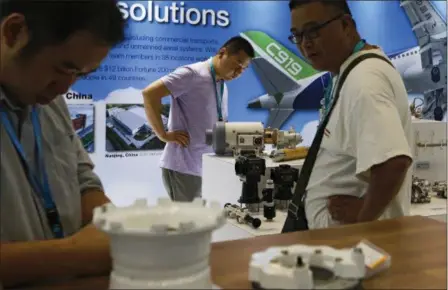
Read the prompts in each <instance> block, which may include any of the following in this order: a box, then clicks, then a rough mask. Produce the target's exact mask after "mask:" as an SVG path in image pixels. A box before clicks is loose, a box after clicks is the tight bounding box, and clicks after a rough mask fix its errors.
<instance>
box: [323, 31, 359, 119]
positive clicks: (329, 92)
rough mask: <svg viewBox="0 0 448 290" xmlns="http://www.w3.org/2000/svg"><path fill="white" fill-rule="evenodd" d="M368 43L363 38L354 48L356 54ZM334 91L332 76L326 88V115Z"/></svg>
mask: <svg viewBox="0 0 448 290" xmlns="http://www.w3.org/2000/svg"><path fill="white" fill-rule="evenodd" d="M365 45H366V41H365V40H364V39H361V40H360V41H359V42H358V43H357V44H356V45H355V48H354V49H353V53H352V54H355V53H357V52H360V51H361V50H362V49H363V48H364V46H365ZM332 93H333V80H332V78H331V77H330V81H329V84H328V86H327V87H326V88H325V89H324V104H323V106H324V107H323V111H324V115H325V114H326V112H327V111H328V109H329V108H330V105H331V101H332V99H333V98H332Z"/></svg>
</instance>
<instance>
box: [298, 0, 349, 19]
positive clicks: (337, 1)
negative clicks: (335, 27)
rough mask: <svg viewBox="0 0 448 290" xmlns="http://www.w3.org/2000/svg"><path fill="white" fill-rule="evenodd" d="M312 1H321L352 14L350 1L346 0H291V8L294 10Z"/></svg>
mask: <svg viewBox="0 0 448 290" xmlns="http://www.w3.org/2000/svg"><path fill="white" fill-rule="evenodd" d="M312 2H320V3H322V4H324V5H327V6H332V7H333V8H336V9H338V10H340V11H342V12H344V13H345V14H349V15H352V12H351V11H350V8H349V7H348V3H347V1H346V0H290V1H289V10H294V9H295V8H297V7H299V6H302V5H305V4H310V3H312Z"/></svg>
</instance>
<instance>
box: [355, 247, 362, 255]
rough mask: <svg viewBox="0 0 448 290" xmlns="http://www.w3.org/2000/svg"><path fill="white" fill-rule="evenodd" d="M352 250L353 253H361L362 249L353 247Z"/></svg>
mask: <svg viewBox="0 0 448 290" xmlns="http://www.w3.org/2000/svg"><path fill="white" fill-rule="evenodd" d="M354 251H355V253H359V254H362V249H361V248H355V249H354Z"/></svg>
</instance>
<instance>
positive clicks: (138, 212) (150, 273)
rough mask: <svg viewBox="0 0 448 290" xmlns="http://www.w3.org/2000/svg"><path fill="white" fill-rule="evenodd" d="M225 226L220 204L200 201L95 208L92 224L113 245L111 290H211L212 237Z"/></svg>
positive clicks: (165, 201) (163, 201)
mask: <svg viewBox="0 0 448 290" xmlns="http://www.w3.org/2000/svg"><path fill="white" fill-rule="evenodd" d="M225 221H226V216H225V211H224V210H223V209H222V207H221V206H220V205H219V203H217V202H211V203H209V205H206V203H205V202H204V200H202V199H200V198H197V199H195V200H194V201H193V202H173V201H171V200H170V199H169V198H162V199H159V200H158V203H157V205H153V206H148V204H147V201H146V200H145V199H139V200H136V201H135V203H134V204H133V205H131V206H127V207H115V206H114V205H113V204H111V203H109V204H107V205H104V206H101V207H97V208H95V209H94V216H93V224H94V225H95V226H96V227H97V228H98V229H99V230H101V231H103V232H105V233H107V234H108V235H109V237H110V241H111V257H112V261H113V265H112V272H111V274H110V282H109V283H110V284H109V287H110V289H211V288H212V286H213V285H212V283H211V277H210V266H209V253H210V244H211V234H212V232H213V231H214V230H216V229H218V228H219V227H221V226H223V225H224V223H225Z"/></svg>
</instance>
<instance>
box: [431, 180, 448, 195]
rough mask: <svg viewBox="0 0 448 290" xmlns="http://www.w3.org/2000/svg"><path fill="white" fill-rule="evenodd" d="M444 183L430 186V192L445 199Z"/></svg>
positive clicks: (445, 187) (445, 188) (435, 183)
mask: <svg viewBox="0 0 448 290" xmlns="http://www.w3.org/2000/svg"><path fill="white" fill-rule="evenodd" d="M446 190H447V184H446V181H436V182H434V183H433V184H432V191H433V192H435V193H437V196H438V197H441V198H446Z"/></svg>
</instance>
